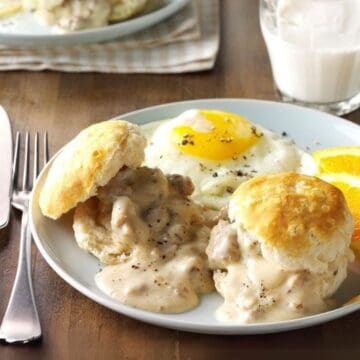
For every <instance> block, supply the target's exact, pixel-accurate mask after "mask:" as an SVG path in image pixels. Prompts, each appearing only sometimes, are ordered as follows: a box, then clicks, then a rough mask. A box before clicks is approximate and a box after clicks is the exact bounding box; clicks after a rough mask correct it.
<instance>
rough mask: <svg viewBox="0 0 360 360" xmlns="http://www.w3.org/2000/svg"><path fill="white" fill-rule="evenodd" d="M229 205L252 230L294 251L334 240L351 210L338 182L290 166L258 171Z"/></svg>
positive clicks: (285, 248)
mask: <svg viewBox="0 0 360 360" xmlns="http://www.w3.org/2000/svg"><path fill="white" fill-rule="evenodd" d="M229 209H230V211H229V213H230V216H231V217H232V218H233V220H235V221H239V222H240V223H241V224H242V226H243V227H244V228H245V229H246V230H248V231H250V232H252V233H254V234H256V235H257V236H258V237H260V238H261V239H263V241H264V243H266V244H267V245H270V246H273V247H274V248H277V249H279V250H280V249H281V250H283V251H286V253H288V254H289V255H292V256H298V255H300V254H301V253H303V252H304V250H306V249H309V248H313V247H316V246H317V245H318V244H319V242H320V243H323V242H326V241H328V240H329V239H330V238H331V235H332V234H333V233H335V231H336V229H337V228H338V227H341V226H343V225H344V223H345V221H346V216H347V214H348V209H347V205H346V202H345V199H344V196H343V195H342V193H341V191H340V190H338V189H337V188H336V187H334V186H333V185H331V184H328V183H326V182H324V181H322V180H320V179H318V178H316V177H310V176H305V175H300V174H296V173H290V172H289V173H281V174H274V175H264V176H257V177H255V178H253V179H251V180H249V181H247V182H245V183H243V184H241V185H240V186H239V187H238V189H237V190H236V191H235V193H234V194H233V195H232V198H231V200H230V205H229Z"/></svg>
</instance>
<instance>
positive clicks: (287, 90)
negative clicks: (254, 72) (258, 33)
mask: <svg viewBox="0 0 360 360" xmlns="http://www.w3.org/2000/svg"><path fill="white" fill-rule="evenodd" d="M260 24H261V30H262V33H263V36H264V39H265V43H266V46H267V49H268V53H269V57H270V61H271V67H272V72H273V77H274V81H275V85H276V88H277V90H278V92H279V94H280V96H281V98H282V99H283V100H284V101H287V102H292V103H297V104H300V105H305V106H309V107H313V108H317V109H320V110H324V111H328V112H331V113H334V114H337V115H344V114H347V113H349V112H351V111H353V110H355V109H357V108H359V107H360V0H261V1H260Z"/></svg>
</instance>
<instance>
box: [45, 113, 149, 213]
mask: <svg viewBox="0 0 360 360" xmlns="http://www.w3.org/2000/svg"><path fill="white" fill-rule="evenodd" d="M145 145H146V140H145V137H144V136H143V135H142V134H141V132H140V128H139V127H138V126H137V125H134V124H131V123H128V122H126V121H122V120H109V121H104V122H101V123H98V124H94V125H92V126H90V127H88V128H86V129H85V130H83V131H81V132H80V133H79V135H78V136H76V137H75V138H74V139H73V140H72V141H71V142H70V143H69V144H68V145H67V146H66V147H65V148H64V149H63V150H62V151H61V153H60V154H59V155H58V156H57V157H56V158H55V160H54V161H53V163H52V166H51V168H50V170H49V172H48V175H47V178H46V181H45V184H44V186H43V188H42V191H41V193H40V198H39V205H40V208H41V211H42V213H43V214H44V215H46V216H48V217H50V218H52V219H57V218H59V217H60V216H61V215H62V214H64V213H66V212H68V211H69V210H70V209H72V208H74V207H75V206H76V205H77V204H78V203H80V202H84V201H85V200H87V199H89V198H90V197H92V196H94V195H96V192H97V188H98V187H99V186H104V185H105V184H107V183H108V182H109V180H110V179H111V178H112V177H114V176H115V175H116V174H117V172H118V171H119V170H120V169H121V168H123V167H125V166H126V167H130V168H136V167H138V166H140V165H141V163H142V162H143V160H144V148H145Z"/></svg>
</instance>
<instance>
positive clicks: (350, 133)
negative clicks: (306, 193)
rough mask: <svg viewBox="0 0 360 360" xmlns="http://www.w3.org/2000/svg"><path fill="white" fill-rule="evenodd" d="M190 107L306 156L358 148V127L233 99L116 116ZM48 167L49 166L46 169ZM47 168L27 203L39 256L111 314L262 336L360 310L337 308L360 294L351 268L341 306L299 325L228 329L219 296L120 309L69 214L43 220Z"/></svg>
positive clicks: (359, 270)
mask: <svg viewBox="0 0 360 360" xmlns="http://www.w3.org/2000/svg"><path fill="white" fill-rule="evenodd" d="M191 108H209V109H221V110H225V111H229V112H234V113H238V114H241V115H244V116H245V117H247V118H248V119H250V120H251V121H252V122H254V123H257V124H260V125H262V126H264V127H266V128H268V129H271V130H273V131H275V132H278V133H282V132H283V131H286V132H287V133H288V134H289V136H290V137H292V138H293V139H294V140H295V142H296V143H297V145H298V146H299V147H301V148H303V149H305V150H307V151H313V150H315V149H318V148H322V147H328V146H336V145H359V139H360V126H357V125H355V124H353V123H351V122H348V121H345V120H343V119H340V118H337V117H334V116H331V115H328V114H325V113H322V112H319V111H313V110H309V109H306V108H301V107H297V106H293V105H287V104H282V103H276V102H268V101H257V100H236V99H215V100H212V99H209V100H195V101H186V102H179V103H172V104H166V105H160V106H154V107H151V108H147V109H144V110H139V111H136V112H132V113H129V114H125V115H122V116H119V118H121V119H125V120H128V121H131V122H134V123H136V124H146V123H148V122H151V121H155V120H160V119H168V118H172V117H175V116H177V115H179V114H180V113H181V112H183V111H185V110H187V109H191ZM49 165H50V164H49ZM48 167H49V166H47V167H46V168H45V169H44V171H42V173H41V174H40V177H39V179H38V181H37V183H36V186H35V188H34V192H33V197H32V201H31V226H32V231H33V236H34V239H35V242H36V245H37V246H38V248H39V250H40V252H41V254H42V255H43V256H44V258H45V260H46V261H47V262H48V264H49V265H50V266H51V267H52V268H53V269H54V270H55V271H56V272H57V273H58V275H59V276H61V277H62V278H63V279H64V280H65V281H66V282H68V283H69V284H70V285H71V286H73V287H74V288H75V289H77V290H78V291H80V292H81V293H83V294H84V295H85V296H87V297H89V298H90V299H92V300H94V301H96V302H97V303H100V304H102V305H104V306H106V307H108V308H110V309H112V310H114V311H117V312H119V313H121V314H124V315H127V316H130V317H132V318H135V319H138V320H141V321H145V322H148V323H152V324H156V325H160V326H164V327H169V328H174V329H180V330H186V331H192V332H201V333H212V334H260V333H271V332H279V331H286V330H291V329H297V328H303V327H307V326H312V325H315V324H319V323H323V322H326V321H329V320H332V319H335V318H338V317H341V316H344V315H346V314H349V313H351V312H353V311H356V310H359V309H360V303H355V304H352V305H347V306H341V304H344V303H345V302H346V301H347V300H349V299H350V298H351V297H353V296H354V295H357V294H359V293H360V266H359V267H358V266H356V265H355V266H352V268H351V269H350V270H349V276H348V278H347V279H346V281H345V282H344V284H343V285H342V286H341V288H340V289H339V290H338V292H337V293H336V296H335V298H336V300H337V302H338V304H340V306H341V307H339V308H337V309H335V310H332V311H328V312H325V313H321V314H318V315H314V316H309V317H305V318H301V319H297V320H290V321H282V322H273V323H266V324H254V325H233V324H231V325H229V324H224V323H220V322H218V321H217V320H216V319H215V316H214V313H215V310H216V308H217V307H218V306H219V305H220V304H221V303H222V299H221V297H220V296H219V295H218V294H216V293H213V294H210V295H206V296H203V297H202V300H201V303H200V305H199V306H198V307H196V308H195V309H193V310H191V311H188V312H185V313H182V314H157V313H152V312H148V311H144V310H139V309H135V308H132V307H130V306H126V305H123V304H121V303H119V302H117V301H115V300H113V299H111V298H110V297H108V296H107V295H105V294H104V293H102V292H101V291H100V290H99V289H98V288H97V286H96V284H95V281H94V275H95V273H96V272H97V270H98V269H99V267H100V266H101V265H100V264H99V262H98V260H97V259H96V258H95V257H93V256H92V255H90V254H88V253H87V252H85V251H83V250H81V249H80V248H79V247H78V246H77V244H76V242H75V239H74V235H73V230H72V214H71V213H70V214H67V215H65V216H63V217H62V218H61V219H60V220H57V221H53V220H50V219H48V218H45V217H44V216H42V215H41V212H40V209H39V206H38V197H39V193H40V191H41V188H42V186H43V183H44V180H45V178H46V173H47V170H48Z"/></svg>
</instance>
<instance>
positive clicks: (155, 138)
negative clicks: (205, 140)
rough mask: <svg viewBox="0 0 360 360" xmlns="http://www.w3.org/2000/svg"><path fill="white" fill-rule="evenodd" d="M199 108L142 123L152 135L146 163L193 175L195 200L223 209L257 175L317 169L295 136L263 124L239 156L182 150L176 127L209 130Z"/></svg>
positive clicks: (164, 169)
mask: <svg viewBox="0 0 360 360" xmlns="http://www.w3.org/2000/svg"><path fill="white" fill-rule="evenodd" d="M196 112H197V110H188V111H186V112H185V113H183V114H181V115H179V116H178V117H176V118H174V119H171V120H163V121H156V122H152V123H148V124H146V125H143V127H142V128H143V131H144V134H145V136H146V137H147V139H148V145H147V147H146V149H145V163H144V164H145V165H146V166H149V167H158V168H160V169H161V170H162V171H163V172H164V173H166V174H180V175H183V176H189V177H190V178H191V180H192V181H193V183H194V185H195V191H194V193H193V195H192V197H193V199H194V200H195V201H197V202H199V203H201V204H203V205H205V206H208V207H210V208H213V209H221V208H222V207H224V206H226V205H227V204H228V201H229V197H230V195H231V194H232V193H233V191H234V190H235V189H236V188H237V187H238V186H239V185H240V184H241V183H242V182H243V181H246V180H248V179H249V178H251V177H253V176H256V175H260V174H269V173H277V172H284V171H295V172H299V173H303V174H307V175H314V174H315V173H316V164H315V162H314V161H313V159H312V157H311V156H310V155H308V154H306V153H305V152H303V151H302V150H300V149H299V148H297V147H296V146H295V144H294V142H293V141H292V140H290V139H288V138H284V137H282V136H279V135H278V134H276V133H274V132H272V131H269V130H267V129H265V128H263V127H261V126H259V125H256V128H257V130H258V132H262V133H263V136H262V137H261V138H260V139H259V141H258V142H257V143H256V144H255V145H253V146H252V147H251V148H249V149H248V150H247V151H245V152H244V153H242V154H241V155H240V156H237V157H236V158H233V159H227V160H207V159H205V158H199V157H194V156H190V155H187V154H184V153H182V152H181V151H180V150H179V149H178V147H176V146H175V145H174V144H173V143H171V141H170V138H171V132H172V129H173V128H174V127H176V126H179V125H191V126H192V127H193V128H194V129H195V130H198V131H201V130H203V131H206V126H208V124H206V123H205V122H203V121H202V120H201V119H199V117H198V116H197V113H196Z"/></svg>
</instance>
